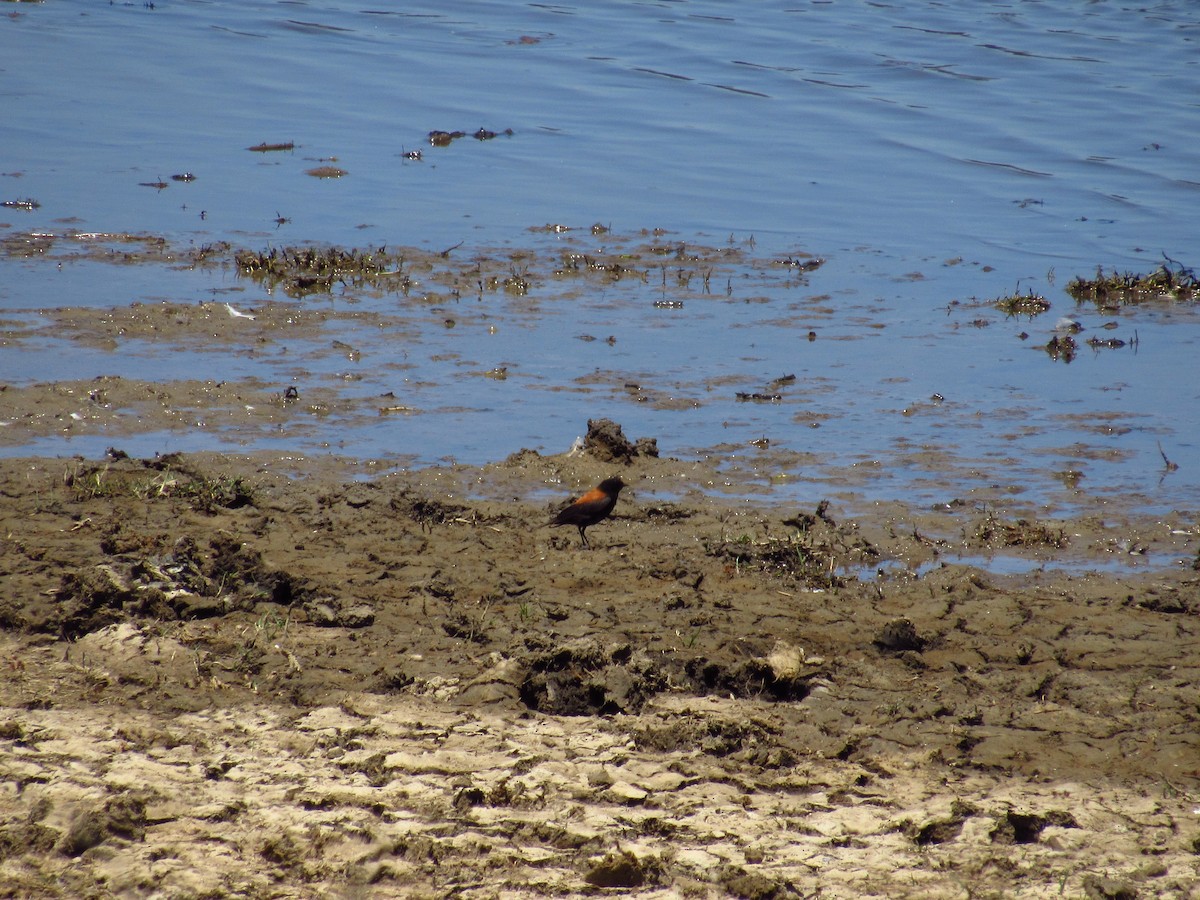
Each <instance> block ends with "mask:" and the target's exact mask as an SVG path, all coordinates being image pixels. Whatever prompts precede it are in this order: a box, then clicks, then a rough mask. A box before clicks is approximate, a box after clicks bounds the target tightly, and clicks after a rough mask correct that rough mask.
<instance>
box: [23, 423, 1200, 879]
mask: <svg viewBox="0 0 1200 900" xmlns="http://www.w3.org/2000/svg"><path fill="white" fill-rule="evenodd" d="M606 435H607V438H612V440H607V439H606V438H605V436H606ZM592 438H593V440H592V441H591V445H590V446H589V449H588V450H587V451H585V452H583V453H578V454H574V455H566V454H565V455H556V456H543V455H540V454H538V453H536V452H534V451H523V452H521V453H518V454H514V455H513V456H512V457H510V458H508V459H506V460H502V461H498V462H496V463H495V464H492V465H488V466H483V467H479V468H467V467H447V468H440V469H436V468H435V469H422V470H419V471H414V472H408V473H398V472H392V473H390V474H386V475H381V476H377V477H369V476H371V471H370V467H369V466H366V465H363V464H361V463H354V462H348V461H343V460H337V459H334V458H319V459H302V458H289V459H282V458H278V457H271V456H267V455H260V456H232V455H216V454H213V455H185V456H170V457H158V458H155V459H147V460H139V459H130V458H120V457H121V454H120V453H119V452H118V453H115V454H114V456H115V457H117V458H112V459H108V460H104V461H86V460H80V459H8V460H3V461H0V473H2V475H0V484H2V485H3V487H2V490H3V493H4V502H3V505H2V507H0V508H2V513H0V515H2V516H3V520H4V521H3V541H2V542H0V567H2V571H3V572H4V582H5V591H4V594H5V597H4V600H3V601H2V602H0V603H2V605H0V623H2V624H3V630H2V631H0V664H2V665H3V667H4V670H5V672H6V673H7V674H6V677H5V679H4V681H3V683H2V684H3V686H2V687H0V707H2V708H0V741H2V743H3V754H2V756H0V759H2V760H3V762H2V763H0V765H2V766H3V769H4V775H5V777H4V782H3V783H4V793H3V801H2V802H0V834H2V835H3V840H2V841H0V846H2V847H3V848H4V852H3V854H2V856H0V880H2V881H3V882H4V883H5V884H7V885H8V892H9V893H10V895H12V896H16V895H22V896H47V897H56V896H58V897H68V896H71V897H74V896H96V897H103V896H118V895H119V896H179V897H188V896H190V897H201V896H217V895H229V894H234V893H238V894H241V895H244V896H261V897H266V896H271V897H316V896H345V897H359V896H431V897H432V896H448V895H450V894H454V895H458V896H472V897H496V896H518V895H554V896H562V895H595V894H596V893H597V892H600V891H602V890H603V889H604V888H628V889H630V893H632V894H633V895H636V896H663V897H666V896H739V897H756V898H757V897H787V896H823V897H847V898H849V897H862V896H888V897H898V896H907V897H967V896H973V897H982V896H1011V895H1013V894H1014V893H1020V894H1022V895H1025V896H1060V895H1061V896H1077V897H1078V896H1089V897H1118V896H1120V897H1126V896H1181V897H1193V896H1197V894H1196V888H1195V887H1194V885H1195V884H1196V881H1197V873H1198V869H1200V819H1198V817H1197V814H1196V811H1197V809H1198V808H1200V737H1198V735H1200V710H1198V709H1197V705H1196V690H1195V685H1196V683H1197V681H1198V680H1200V640H1198V638H1200V634H1198V632H1200V618H1198V613H1200V601H1198V600H1197V596H1198V594H1200V588H1198V582H1200V578H1198V577H1197V573H1196V571H1195V570H1194V568H1193V566H1192V563H1193V561H1194V560H1195V558H1196V552H1197V546H1198V544H1197V540H1196V523H1195V522H1194V521H1168V520H1164V519H1144V518H1139V517H1138V516H1137V515H1136V514H1135V513H1134V512H1133V511H1129V512H1128V513H1127V514H1124V515H1122V514H1119V513H1116V512H1114V513H1113V514H1112V515H1111V516H1109V517H1108V518H1106V519H1105V520H1104V521H1100V520H1098V519H1095V518H1084V519H1077V520H1071V519H1064V520H1056V521H1053V522H1047V521H1032V520H1017V519H1002V518H996V515H995V513H994V511H993V512H989V511H987V510H984V509H979V508H975V507H972V506H965V505H964V506H962V507H958V508H948V509H945V510H921V509H905V508H902V507H900V506H899V505H887V506H882V505H881V506H880V507H878V508H877V510H876V512H875V513H874V514H872V515H861V514H860V515H856V516H855V517H850V516H849V515H848V514H847V513H846V512H845V511H844V510H842V509H839V508H838V506H837V505H836V504H831V505H820V506H818V504H817V503H815V502H814V503H813V504H812V505H811V506H810V507H808V508H804V509H787V510H780V509H775V508H769V507H765V506H764V507H760V506H756V505H755V504H754V502H753V501H752V500H751V501H747V500H746V498H740V499H731V498H729V497H720V496H715V495H709V494H702V493H699V492H693V493H690V494H684V495H683V496H682V497H681V498H678V499H676V500H673V501H672V502H664V501H662V500H660V499H659V496H658V494H657V492H656V491H655V490H653V489H651V488H650V487H649V486H652V485H662V484H666V483H670V482H671V481H672V480H674V481H677V482H683V481H686V480H688V479H691V480H692V481H694V482H695V483H703V481H704V479H705V477H706V475H707V476H713V477H715V475H714V473H712V472H711V471H708V470H707V468H706V466H707V464H705V463H703V462H697V461H693V460H676V459H670V458H668V457H665V456H664V457H658V456H655V455H653V449H654V448H653V445H652V444H650V443H646V442H643V443H642V444H640V445H638V447H637V448H636V452H634V447H633V446H632V445H631V444H623V443H622V442H621V440H620V439H621V438H623V435H621V434H620V432H619V429H616V428H615V426H611V427H610V426H608V425H604V426H601V425H600V424H599V423H596V427H594V428H593V431H592ZM614 473H617V474H620V475H621V476H622V478H623V479H624V480H626V481H627V482H630V483H631V485H632V487H631V488H630V489H629V490H628V491H626V492H625V493H624V494H623V495H622V497H621V502H620V503H619V505H618V506H617V510H616V513H615V515H614V516H613V517H612V518H611V519H610V520H608V521H606V522H604V523H601V524H599V525H596V526H594V527H593V528H591V529H589V533H588V537H589V539H590V540H591V543H592V545H593V549H591V550H590V551H589V550H585V549H582V548H581V547H580V544H579V538H578V535H577V533H576V532H575V531H574V529H570V528H567V529H554V530H552V529H550V528H548V527H547V522H548V520H549V519H550V517H551V515H552V514H553V512H554V511H555V510H556V509H557V508H558V505H559V504H560V503H561V502H563V501H565V500H566V499H567V498H568V497H569V496H571V495H578V494H579V493H581V492H582V491H583V490H586V489H587V488H588V487H590V486H592V485H594V484H595V483H596V482H597V481H599V480H600V479H601V478H602V477H605V476H607V475H609V474H614ZM639 485H641V489H640V490H639ZM994 552H1000V553H1004V554H1008V555H1010V556H1011V557H1013V558H1025V559H1028V560H1031V561H1033V562H1034V563H1037V561H1038V560H1041V561H1042V562H1043V563H1046V565H1045V566H1044V567H1042V568H1034V570H1033V571H1030V572H1028V573H1027V574H1025V575H1023V576H1020V577H1016V576H1007V577H1005V576H1000V575H996V574H992V573H989V572H987V571H984V570H981V569H978V568H972V567H969V566H964V565H960V564H957V563H954V562H952V561H949V562H948V560H953V559H954V558H955V556H956V555H970V554H983V553H994ZM1123 556H1124V557H1129V556H1136V557H1140V558H1144V559H1146V560H1149V561H1150V562H1151V564H1149V565H1143V566H1141V567H1139V568H1127V567H1124V566H1122V565H1114V561H1115V560H1117V561H1119V559H1120V558H1121V557H1123ZM1054 560H1060V561H1070V565H1069V566H1067V567H1066V568H1055V567H1054V565H1053V561H1054ZM1089 569H1091V571H1089ZM877 571H878V572H880V573H881V574H874V573H875V572H877ZM918 573H919V574H918Z"/></svg>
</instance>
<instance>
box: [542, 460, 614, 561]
mask: <svg viewBox="0 0 1200 900" xmlns="http://www.w3.org/2000/svg"><path fill="white" fill-rule="evenodd" d="M623 487H627V485H626V484H625V482H623V481H622V480H621V479H620V477H619V476H617V475H614V476H613V477H612V478H605V479H604V480H603V481H602V482H600V484H599V485H598V486H597V487H594V488H592V489H591V490H590V491H588V492H587V493H586V494H584V495H583V496H582V497H580V498H579V499H578V500H576V501H575V502H574V503H572V504H571V505H570V506H568V507H566V508H565V509H562V510H560V511H559V513H558V515H557V516H555V517H554V518H553V519H552V520H551V522H550V524H551V526H558V525H574V526H575V527H576V528H578V529H579V539H580V540H581V541H583V546H585V547H587V548H589V549H590V548H591V546H592V545H591V544H589V543H588V539H587V535H586V534H584V531H586V530H587V529H588V528H589V527H590V526H592V525H595V524H596V523H597V522H601V521H603V520H604V519H607V518H608V516H609V514H610V513H611V512H612V511H613V508H614V507H615V506H616V505H617V495H618V494H620V493H621V488H623Z"/></svg>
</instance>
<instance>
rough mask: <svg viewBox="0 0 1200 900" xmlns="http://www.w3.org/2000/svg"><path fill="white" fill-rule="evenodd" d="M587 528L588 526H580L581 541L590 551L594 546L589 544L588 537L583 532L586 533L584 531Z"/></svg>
mask: <svg viewBox="0 0 1200 900" xmlns="http://www.w3.org/2000/svg"><path fill="white" fill-rule="evenodd" d="M586 528H587V526H586V525H580V526H579V539H580V540H581V541H583V546H585V547H587V548H588V549H589V550H590V549H592V545H591V544H589V543H588V541H587V535H586V534H584V533H583V532H584V529H586Z"/></svg>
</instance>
